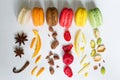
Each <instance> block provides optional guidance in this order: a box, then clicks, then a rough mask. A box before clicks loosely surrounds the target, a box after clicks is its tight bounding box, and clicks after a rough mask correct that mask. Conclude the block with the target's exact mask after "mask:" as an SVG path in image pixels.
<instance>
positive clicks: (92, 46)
mask: <svg viewBox="0 0 120 80" xmlns="http://www.w3.org/2000/svg"><path fill="white" fill-rule="evenodd" d="M90 46H91V48H95V41H94V40H91V41H90Z"/></svg>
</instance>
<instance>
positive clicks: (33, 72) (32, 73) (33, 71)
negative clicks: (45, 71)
mask: <svg viewBox="0 0 120 80" xmlns="http://www.w3.org/2000/svg"><path fill="white" fill-rule="evenodd" d="M37 68H38V67H37V66H35V67H34V68H33V69H32V71H31V75H34V74H35V71H36V70H37Z"/></svg>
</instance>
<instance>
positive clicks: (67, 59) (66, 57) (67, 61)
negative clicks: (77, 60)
mask: <svg viewBox="0 0 120 80" xmlns="http://www.w3.org/2000/svg"><path fill="white" fill-rule="evenodd" d="M73 60H74V57H73V55H72V54H71V53H65V54H64V55H63V63H65V64H66V65H70V64H71V63H72V62H73Z"/></svg>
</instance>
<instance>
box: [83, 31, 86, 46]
mask: <svg viewBox="0 0 120 80" xmlns="http://www.w3.org/2000/svg"><path fill="white" fill-rule="evenodd" d="M82 42H83V43H84V44H85V45H86V44H87V42H86V38H85V35H84V33H82Z"/></svg>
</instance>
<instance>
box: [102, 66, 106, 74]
mask: <svg viewBox="0 0 120 80" xmlns="http://www.w3.org/2000/svg"><path fill="white" fill-rule="evenodd" d="M105 72H106V70H105V67H101V74H102V75H104V74H105Z"/></svg>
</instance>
